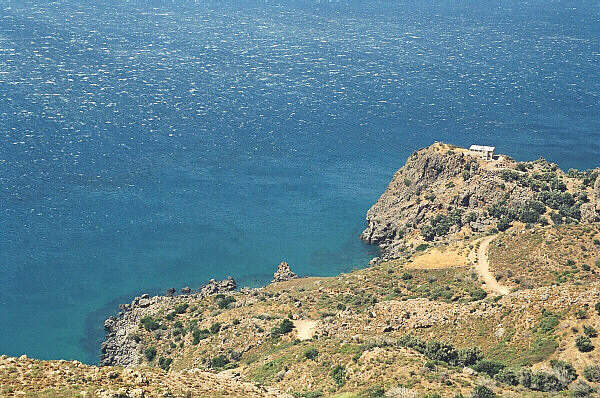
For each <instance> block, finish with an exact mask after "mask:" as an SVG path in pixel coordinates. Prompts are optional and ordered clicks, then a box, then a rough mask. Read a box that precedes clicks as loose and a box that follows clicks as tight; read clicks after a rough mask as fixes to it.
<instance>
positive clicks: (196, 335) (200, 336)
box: [192, 329, 210, 345]
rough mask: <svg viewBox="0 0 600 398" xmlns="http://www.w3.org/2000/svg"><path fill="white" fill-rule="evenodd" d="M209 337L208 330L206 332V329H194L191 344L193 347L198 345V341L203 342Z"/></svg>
mask: <svg viewBox="0 0 600 398" xmlns="http://www.w3.org/2000/svg"><path fill="white" fill-rule="evenodd" d="M209 335H210V332H209V331H208V330H206V329H202V330H198V329H194V330H192V344H193V345H197V344H198V343H200V340H204V339H205V338H207V337H208V336H209Z"/></svg>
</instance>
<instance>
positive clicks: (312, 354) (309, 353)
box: [304, 347, 319, 359]
mask: <svg viewBox="0 0 600 398" xmlns="http://www.w3.org/2000/svg"><path fill="white" fill-rule="evenodd" d="M317 356H319V350H317V349H316V348H314V347H310V348H307V349H306V350H305V351H304V358H306V359H315V358H317Z"/></svg>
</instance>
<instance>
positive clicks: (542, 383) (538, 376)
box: [529, 372, 563, 392]
mask: <svg viewBox="0 0 600 398" xmlns="http://www.w3.org/2000/svg"><path fill="white" fill-rule="evenodd" d="M529 388H531V389H532V390H536V391H545V392H547V391H560V390H562V389H563V384H562V383H561V382H560V381H559V380H558V377H556V376H555V375H553V374H551V373H546V372H536V373H533V374H532V376H531V386H530V387H529Z"/></svg>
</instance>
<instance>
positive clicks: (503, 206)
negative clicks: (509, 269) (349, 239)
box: [361, 143, 600, 259]
mask: <svg viewBox="0 0 600 398" xmlns="http://www.w3.org/2000/svg"><path fill="white" fill-rule="evenodd" d="M569 180H571V181H573V182H574V183H573V184H572V185H573V186H579V185H581V184H580V182H577V184H575V178H567V176H566V175H565V173H563V172H562V171H561V170H560V169H558V167H557V166H556V165H554V164H552V163H549V162H547V161H546V160H544V159H539V160H536V161H534V162H524V163H518V162H515V161H514V160H512V159H511V158H509V157H506V156H503V155H500V156H497V157H496V158H495V159H493V160H484V159H482V158H481V157H479V156H477V155H476V154H474V153H472V152H470V151H469V150H467V149H464V148H459V147H455V146H451V145H447V144H442V143H435V144H433V145H431V146H429V147H427V148H424V149H421V150H419V151H417V152H415V153H413V154H412V155H411V156H410V157H409V159H408V160H407V162H406V164H405V165H404V166H403V167H402V168H400V169H399V170H398V171H397V172H396V173H395V175H394V177H393V179H392V181H391V182H390V184H389V185H388V187H387V189H386V191H385V192H384V193H383V194H382V195H381V197H380V198H379V200H378V201H377V202H376V203H375V204H374V205H373V206H372V207H371V208H370V209H369V211H368V212H367V216H366V221H367V227H366V229H365V230H364V231H363V232H362V234H361V239H363V240H364V241H366V242H368V243H371V244H377V245H379V246H380V248H381V249H382V255H383V258H388V259H389V258H396V257H401V256H402V254H403V251H404V250H405V249H406V247H404V245H403V243H404V241H405V240H406V238H408V239H409V240H410V239H412V240H413V241H418V240H438V241H439V240H447V239H450V238H452V237H453V236H454V235H456V234H457V233H458V232H461V231H462V232H464V233H465V234H468V233H470V232H486V231H490V230H492V229H493V228H496V227H497V226H498V223H499V221H500V220H501V219H502V218H503V217H506V218H510V219H509V220H508V222H509V223H510V222H512V221H513V220H517V219H519V217H520V218H521V219H522V220H526V219H527V216H528V212H530V211H531V208H532V206H534V205H535V206H536V207H537V209H540V208H541V217H539V218H538V220H540V221H541V219H543V222H544V223H546V224H547V223H549V222H550V219H551V217H549V215H551V213H552V212H553V211H558V210H560V214H559V217H558V219H561V218H562V220H565V222H566V220H567V218H569V217H571V220H570V221H569V222H573V221H577V220H578V219H574V218H573V217H579V214H580V213H581V218H582V221H592V219H595V215H594V214H592V212H590V211H589V210H590V209H588V208H586V207H583V208H582V209H581V210H580V209H579V206H581V205H582V204H583V201H582V200H579V199H577V198H578V197H579V196H577V192H575V190H573V192H569V191H568V186H569V185H568V184H566V182H567V181H569ZM584 189H587V188H584ZM598 189H600V187H598V181H596V185H595V188H594V190H595V191H594V192H596V195H600V193H599V192H598ZM544 191H545V193H546V194H548V195H549V196H550V199H548V197H547V198H546V202H545V203H542V202H540V200H541V199H539V197H540V194H541V193H542V192H544ZM565 192H566V193H567V194H568V195H569V197H570V198H574V200H573V203H569V204H568V206H575V207H573V208H572V209H562V208H561V207H560V206H562V204H560V206H559V205H556V207H553V208H552V209H544V207H546V206H545V205H550V206H552V205H553V204H552V202H553V201H554V203H556V200H555V199H556V197H558V200H562V199H563V197H561V196H560V195H562V194H563V193H565ZM590 194H591V192H590ZM552 195H558V196H552ZM590 196H592V195H590ZM596 197H598V196H596ZM534 202H535V203H534ZM532 203H533V205H532ZM548 203H550V204H548ZM492 206H496V210H498V211H495V212H490V211H489V210H490V209H492ZM535 206H534V208H535ZM591 206H592V205H591V204H590V205H588V207H591ZM561 209H562V210H561ZM544 214H546V215H544ZM534 217H536V215H534ZM584 217H585V219H583V218H584ZM558 221H560V220H558ZM558 221H557V222H558ZM526 222H530V221H526ZM552 222H554V219H552ZM436 224H437V225H440V224H445V225H442V226H441V227H440V228H438V229H437V230H436V227H437V225H436ZM440 230H441V231H442V232H440ZM404 254H410V253H406V252H404Z"/></svg>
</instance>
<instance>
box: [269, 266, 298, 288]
mask: <svg viewBox="0 0 600 398" xmlns="http://www.w3.org/2000/svg"><path fill="white" fill-rule="evenodd" d="M297 277H298V275H296V274H295V273H294V272H292V270H291V268H290V265H289V264H288V263H287V262H285V261H282V262H281V263H280V264H279V265H278V266H277V271H276V272H275V273H274V274H273V281H272V283H274V282H284V281H289V280H290V279H295V278H297Z"/></svg>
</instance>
